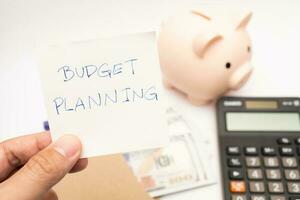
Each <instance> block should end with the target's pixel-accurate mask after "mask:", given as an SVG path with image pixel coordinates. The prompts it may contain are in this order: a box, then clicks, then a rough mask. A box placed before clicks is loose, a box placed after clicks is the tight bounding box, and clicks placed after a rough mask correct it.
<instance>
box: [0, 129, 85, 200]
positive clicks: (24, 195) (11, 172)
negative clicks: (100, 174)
mask: <svg viewBox="0 0 300 200" xmlns="http://www.w3.org/2000/svg"><path fill="white" fill-rule="evenodd" d="M81 149H82V147H81V143H80V141H79V139H78V138H77V137H75V136H70V135H67V136H63V137H61V138H59V139H58V140H57V141H55V142H54V143H51V137H50V134H49V133H48V132H44V133H38V134H34V135H28V136H22V137H19V138H15V139H11V140H7V141H4V142H2V143H0V200H56V199H58V198H57V195H56V194H55V192H54V191H53V190H52V189H51V188H52V187H53V186H54V185H55V184H56V183H58V182H59V181H60V180H61V179H62V178H63V177H64V176H65V175H66V174H67V173H68V172H77V171H80V170H82V169H84V168H85V167H86V166H87V159H80V160H79V157H80V153H81Z"/></svg>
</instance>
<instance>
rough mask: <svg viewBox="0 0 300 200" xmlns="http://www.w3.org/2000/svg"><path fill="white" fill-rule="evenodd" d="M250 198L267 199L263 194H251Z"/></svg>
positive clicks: (254, 199)
mask: <svg viewBox="0 0 300 200" xmlns="http://www.w3.org/2000/svg"><path fill="white" fill-rule="evenodd" d="M251 200H267V199H266V197H265V196H263V195H251Z"/></svg>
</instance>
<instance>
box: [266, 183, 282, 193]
mask: <svg viewBox="0 0 300 200" xmlns="http://www.w3.org/2000/svg"><path fill="white" fill-rule="evenodd" d="M268 188H269V192H270V193H283V191H284V190H283V184H282V182H269V183H268Z"/></svg>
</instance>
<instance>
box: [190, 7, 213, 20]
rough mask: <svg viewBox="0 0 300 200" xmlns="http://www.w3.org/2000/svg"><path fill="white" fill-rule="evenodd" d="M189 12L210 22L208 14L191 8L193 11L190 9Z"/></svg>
mask: <svg viewBox="0 0 300 200" xmlns="http://www.w3.org/2000/svg"><path fill="white" fill-rule="evenodd" d="M191 12H192V13H193V14H195V15H198V16H201V17H203V18H204V19H207V20H211V17H209V15H208V13H206V12H205V11H203V10H200V9H197V8H193V9H191Z"/></svg>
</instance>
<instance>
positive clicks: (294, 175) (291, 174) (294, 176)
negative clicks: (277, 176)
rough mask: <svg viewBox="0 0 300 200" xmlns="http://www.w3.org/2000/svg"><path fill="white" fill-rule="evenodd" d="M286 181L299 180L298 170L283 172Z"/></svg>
mask: <svg viewBox="0 0 300 200" xmlns="http://www.w3.org/2000/svg"><path fill="white" fill-rule="evenodd" d="M284 176H285V178H286V180H300V176H299V171H298V170H284Z"/></svg>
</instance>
